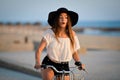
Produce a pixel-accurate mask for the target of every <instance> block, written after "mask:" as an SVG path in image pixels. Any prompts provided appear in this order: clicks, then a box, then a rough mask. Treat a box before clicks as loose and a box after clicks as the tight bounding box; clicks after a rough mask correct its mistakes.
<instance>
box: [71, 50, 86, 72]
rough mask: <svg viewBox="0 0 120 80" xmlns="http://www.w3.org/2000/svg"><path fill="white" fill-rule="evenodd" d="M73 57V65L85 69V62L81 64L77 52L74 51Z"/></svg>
mask: <svg viewBox="0 0 120 80" xmlns="http://www.w3.org/2000/svg"><path fill="white" fill-rule="evenodd" d="M73 59H74V61H75V65H76V66H78V67H79V69H80V70H81V69H85V64H82V63H81V61H80V57H79V55H78V52H77V51H76V52H74V53H73Z"/></svg>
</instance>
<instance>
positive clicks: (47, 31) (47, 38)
mask: <svg viewBox="0 0 120 80" xmlns="http://www.w3.org/2000/svg"><path fill="white" fill-rule="evenodd" d="M42 38H44V39H45V40H46V42H47V46H46V47H48V45H49V43H50V40H51V34H50V31H49V30H46V31H45V32H44V33H43V34H42Z"/></svg>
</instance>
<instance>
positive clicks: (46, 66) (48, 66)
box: [41, 65, 71, 74]
mask: <svg viewBox="0 0 120 80" xmlns="http://www.w3.org/2000/svg"><path fill="white" fill-rule="evenodd" d="M41 67H42V68H52V69H54V70H55V71H56V72H57V73H62V74H63V73H64V74H66V73H70V72H71V71H65V70H62V71H58V70H57V69H56V68H55V67H54V66H51V65H41Z"/></svg>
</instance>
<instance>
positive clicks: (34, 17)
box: [0, 0, 120, 22]
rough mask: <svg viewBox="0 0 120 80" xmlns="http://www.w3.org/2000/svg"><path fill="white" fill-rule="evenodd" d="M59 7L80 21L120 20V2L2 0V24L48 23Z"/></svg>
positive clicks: (0, 4)
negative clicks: (49, 16)
mask: <svg viewBox="0 0 120 80" xmlns="http://www.w3.org/2000/svg"><path fill="white" fill-rule="evenodd" d="M59 7H66V8H68V9H69V10H73V11H75V12H77V13H78V14H79V21H114V20H115V21H116V20H120V0H0V22H36V21H44V22H47V17H48V13H49V12H50V11H53V10H57V9H58V8H59Z"/></svg>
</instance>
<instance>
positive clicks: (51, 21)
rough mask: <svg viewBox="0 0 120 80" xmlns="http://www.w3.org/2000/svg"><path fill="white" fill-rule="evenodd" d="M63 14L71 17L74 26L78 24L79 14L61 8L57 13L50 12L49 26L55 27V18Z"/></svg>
mask: <svg viewBox="0 0 120 80" xmlns="http://www.w3.org/2000/svg"><path fill="white" fill-rule="evenodd" d="M63 12H65V13H67V14H68V15H69V16H70V19H71V23H72V26H74V25H76V23H77V22H78V14H77V13H76V12H74V11H69V10H68V9H66V8H59V9H57V11H52V12H50V13H49V15H48V23H49V25H50V26H53V25H54V21H55V18H56V17H57V16H59V14H60V13H63Z"/></svg>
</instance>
